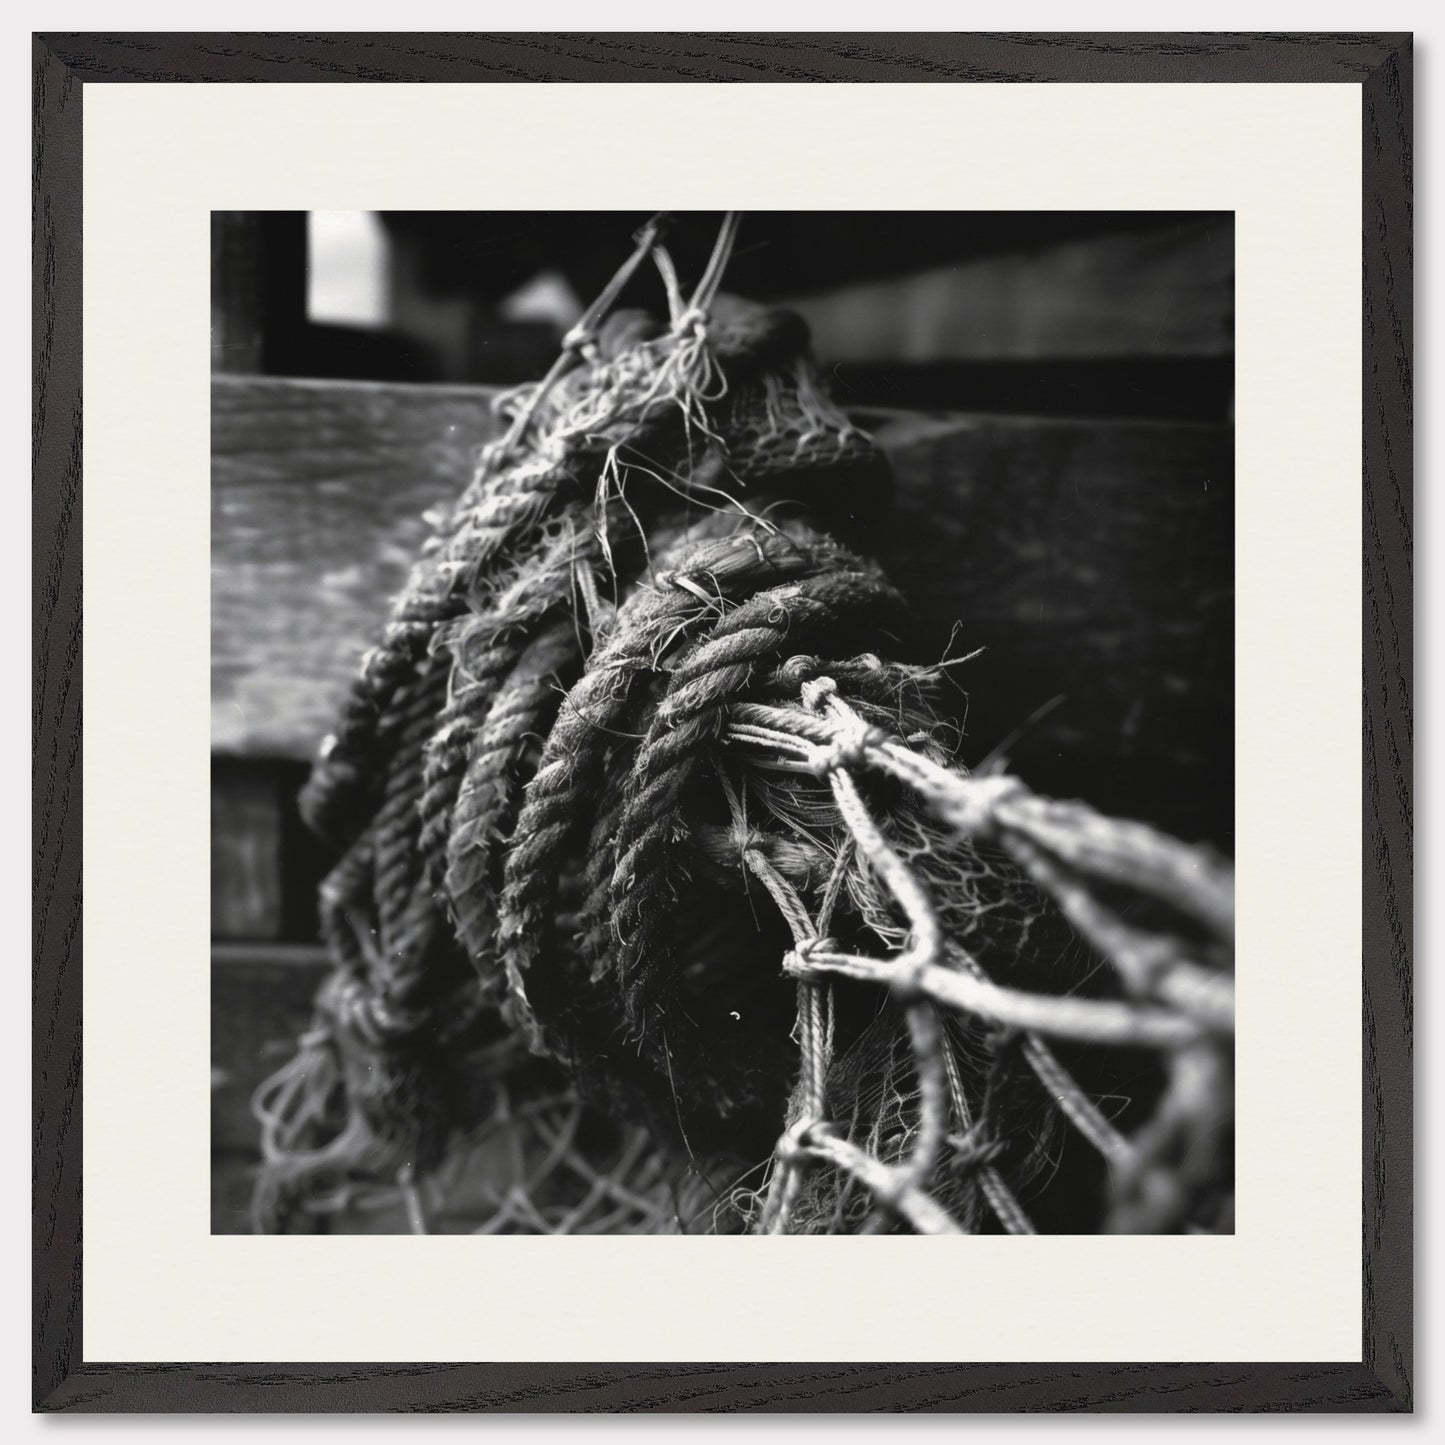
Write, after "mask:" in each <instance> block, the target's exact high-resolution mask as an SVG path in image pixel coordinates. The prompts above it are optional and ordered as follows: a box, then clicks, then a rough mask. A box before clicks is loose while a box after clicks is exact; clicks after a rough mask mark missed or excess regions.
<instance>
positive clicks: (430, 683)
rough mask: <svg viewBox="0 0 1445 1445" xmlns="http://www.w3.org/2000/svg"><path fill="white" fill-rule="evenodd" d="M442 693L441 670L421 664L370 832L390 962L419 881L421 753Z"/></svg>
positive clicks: (400, 714)
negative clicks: (418, 842)
mask: <svg viewBox="0 0 1445 1445" xmlns="http://www.w3.org/2000/svg"><path fill="white" fill-rule="evenodd" d="M445 691H446V669H445V667H443V666H441V665H440V663H439V661H437V660H434V659H428V660H426V663H425V666H424V667H423V670H422V671H421V672H420V673H419V674H418V675H417V677H416V680H415V685H414V687H413V688H412V689H411V691H410V693H409V694H408V696H407V698H406V700H405V701H404V702H403V703H402V704H401V707H400V710H399V711H398V712H397V713H396V714H395V718H396V722H397V723H398V724H399V726H398V735H397V739H396V745H395V752H394V755H393V757H392V759H391V761H390V766H389V769H388V771H387V774H386V783H385V790H384V793H383V798H382V803H381V806H380V808H379V809H378V810H377V813H376V816H375V818H374V819H373V820H372V823H371V825H370V828H369V830H368V831H369V833H370V836H371V839H372V844H373V847H374V849H375V870H376V871H375V878H374V881H373V889H374V893H375V897H376V916H377V928H378V931H379V933H380V937H381V946H382V949H383V951H384V953H385V954H386V955H387V956H388V958H389V959H391V958H394V957H395V950H396V948H397V946H398V940H397V938H396V936H395V935H396V931H397V929H398V928H399V926H400V925H401V922H402V919H403V918H404V916H405V914H406V911H407V909H408V908H409V906H410V904H411V899H412V895H413V893H414V892H415V890H416V886H417V884H418V882H419V881H420V879H421V857H420V854H419V853H418V851H417V838H418V835H419V833H420V827H421V823H420V815H419V813H418V806H419V804H420V802H421V794H422V785H423V776H424V766H425V753H426V745H427V741H428V740H429V739H430V737H431V735H432V730H433V729H434V727H435V726H436V714H437V710H438V709H439V708H440V706H441V702H442V698H443V697H444V696H445Z"/></svg>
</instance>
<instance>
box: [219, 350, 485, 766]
mask: <svg viewBox="0 0 1445 1445" xmlns="http://www.w3.org/2000/svg"><path fill="white" fill-rule="evenodd" d="M490 399H491V398H490V393H487V392H484V391H481V390H475V389H466V388H450V387H407V386H380V385H370V384H366V383H344V384H335V383H326V382H306V381H277V380H272V379H269V378H259V377H253V378H240V377H217V378H216V379H215V381H214V383H213V385H212V390H211V445H212V475H211V578H212V581H211V745H212V748H213V750H214V751H216V752H218V753H248V754H269V755H272V756H278V757H303V758H309V757H311V756H312V755H313V754H314V753H315V750H316V745H317V744H318V743H319V742H320V740H321V738H322V737H323V736H324V734H325V733H326V732H327V730H328V729H329V728H330V727H331V724H332V720H333V719H334V718H335V716H336V713H337V709H338V705H339V703H340V701H341V699H342V697H343V696H344V694H345V690H346V687H347V686H348V683H349V681H350V679H351V678H352V677H354V676H355V674H356V670H357V664H358V662H359V660H360V658H361V654H362V653H363V652H364V651H365V649H366V648H368V647H370V646H372V645H373V644H374V643H375V641H376V638H377V636H378V633H379V627H380V624H381V623H382V622H383V621H384V619H385V618H386V615H387V612H388V609H389V605H390V599H391V597H392V596H393V595H394V594H395V593H396V592H398V591H400V590H401V586H402V583H403V582H404V581H405V579H406V574H407V570H408V568H409V567H410V565H411V563H412V561H413V560H414V559H415V557H416V555H417V552H418V550H419V548H420V545H421V542H422V540H423V539H424V538H425V536H426V535H427V530H428V529H427V525H426V523H425V522H424V521H423V517H422V514H423V513H424V512H425V511H427V510H428V508H431V507H435V506H437V505H438V504H440V503H444V502H450V501H452V500H454V499H455V497H456V496H457V495H458V494H459V493H460V492H461V490H462V488H463V487H464V486H465V485H466V482H467V480H468V479H469V478H470V477H471V475H472V472H473V469H474V467H475V463H476V453H477V450H478V448H479V447H480V446H481V444H482V443H483V442H484V441H485V440H486V439H487V438H488V437H489V436H490V435H491V434H492V431H493V418H492V415H491V411H490V405H489V404H490Z"/></svg>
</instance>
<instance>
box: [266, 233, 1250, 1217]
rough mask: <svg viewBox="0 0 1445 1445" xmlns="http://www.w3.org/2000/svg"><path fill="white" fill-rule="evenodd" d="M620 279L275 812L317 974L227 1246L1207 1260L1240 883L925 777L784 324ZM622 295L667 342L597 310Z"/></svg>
mask: <svg viewBox="0 0 1445 1445" xmlns="http://www.w3.org/2000/svg"><path fill="white" fill-rule="evenodd" d="M736 231H737V218H736V217H735V216H732V215H729V216H728V217H727V219H726V220H725V222H724V224H723V226H722V228H721V230H720V233H719V238H718V244H717V247H716V248H715V251H714V254H713V256H712V258H711V260H710V262H709V264H708V266H707V268H706V271H705V273H704V275H703V276H702V277H701V278H700V280H699V281H698V283H697V285H696V286H695V287H694V288H693V290H692V292H691V294H686V293H685V292H684V290H683V288H682V285H681V282H680V280H679V278H678V277H677V274H676V271H675V269H674V268H673V266H672V263H671V260H670V258H669V257H668V255H667V252H666V249H665V244H664V238H665V232H666V218H665V217H658V218H655V219H654V220H653V221H652V222H650V223H649V224H648V226H647V227H645V228H644V229H643V231H642V232H641V233H639V236H638V241H637V248H636V250H635V252H634V253H633V255H632V256H631V257H629V259H628V261H627V262H626V263H625V264H624V266H623V267H622V268H621V270H620V271H619V273H618V277H617V278H615V280H614V282H613V283H612V284H610V285H609V286H608V287H607V288H605V289H604V292H603V293H602V295H601V296H600V297H599V298H598V302H597V303H596V304H595V305H594V306H593V307H592V308H590V309H589V311H588V313H587V315H586V316H585V317H584V319H583V321H582V323H580V324H579V326H578V327H577V328H574V330H573V332H572V333H570V334H569V336H568V337H567V339H566V340H565V342H564V345H563V349H562V354H561V356H560V357H559V358H558V362H557V364H556V365H555V366H554V367H553V368H552V369H551V371H550V372H549V373H548V375H547V376H546V377H545V378H543V380H542V381H541V382H539V383H537V384H536V385H535V386H533V387H530V388H523V389H522V390H520V391H519V392H516V393H513V394H511V395H510V396H508V397H507V398H504V400H503V402H502V404H501V410H502V414H503V420H504V430H503V433H502V435H501V437H500V439H499V440H498V441H497V442H495V443H493V444H492V445H491V446H490V447H488V448H487V449H485V451H484V452H483V454H482V457H481V461H480V464H479V468H478V471H477V475H476V477H475V479H474V480H473V481H472V483H471V484H470V485H469V486H468V487H467V488H466V490H465V491H464V492H463V494H462V496H461V497H460V498H459V499H458V500H457V503H456V505H455V506H454V507H453V508H452V509H451V510H450V511H449V512H447V513H446V515H444V516H437V517H435V518H433V519H432V520H433V523H434V531H433V535H432V536H431V538H430V540H429V541H428V542H427V543H426V544H425V546H424V548H423V552H422V555H421V556H420V557H419V559H418V561H417V564H416V567H415V568H414V569H413V572H412V574H411V577H410V579H409V580H408V582H407V584H406V587H405V588H404V590H403V592H402V593H401V595H400V597H399V598H398V599H397V601H396V603H395V606H394V609H393V614H392V618H391V621H390V623H389V624H388V626H387V628H386V630H385V632H384V634H383V637H382V639H381V642H380V644H379V645H378V647H377V648H376V650H375V651H373V652H372V653H371V654H369V655H368V657H367V659H366V660H365V663H364V665H363V667H362V670H361V673H360V675H359V677H358V678H357V680H356V683H355V686H354V688H353V690H352V693H351V695H350V697H349V699H348V700H347V702H346V704H345V706H344V708H343V710H342V714H341V717H340V719H339V722H338V726H337V729H336V731H335V733H334V734H333V736H332V737H331V738H329V739H328V740H327V741H326V743H325V744H324V745H323V749H322V754H321V756H320V758H319V759H318V761H317V764H316V766H315V769H314V772H313V775H312V777H311V779H310V781H309V782H308V784H307V787H306V789H305V792H304V794H303V799H302V803H303V809H304V812H305V815H306V817H307V818H308V820H309V821H310V822H311V823H312V825H313V827H315V828H316V829H317V831H318V832H320V833H321V834H322V835H323V836H324V837H326V838H328V839H329V840H330V841H331V842H332V843H333V844H334V845H335V846H336V848H337V851H338V856H339V862H338V863H337V865H336V867H335V869H334V870H333V872H332V873H331V874H330V875H329V876H328V878H327V879H326V881H325V883H324V885H323V887H322V892H321V910H320V911H321V919H322V933H323V937H324V939H325V942H326V944H327V946H328V949H329V951H330V955H331V958H332V960H333V971H332V973H331V975H330V977H329V978H328V979H327V981H326V984H325V985H324V987H323V988H322V990H321V993H320V995H319V996H318V999H317V1002H316V1008H315V1016H314V1019H313V1021H312V1025H311V1027H310V1028H309V1029H308V1031H307V1033H306V1035H305V1036H304V1037H303V1038H302V1040H301V1041H300V1043H299V1046H298V1051H297V1053H296V1055H295V1057H294V1058H293V1059H292V1060H291V1061H290V1062H289V1063H287V1064H286V1065H285V1066H284V1067H283V1068H282V1069H281V1070H280V1071H278V1073H277V1074H276V1075H275V1076H274V1077H273V1078H272V1079H270V1080H268V1081H267V1083H266V1084H265V1085H263V1086H262V1088H261V1090H260V1091H259V1092H258V1094H257V1097H256V1101H255V1108H256V1113H257V1116H258V1118H259V1120H260V1123H261V1131H262V1150H263V1165H262V1170H261V1176H260V1179H259V1182H258V1187H257V1191H256V1196H255V1203H254V1217H255V1222H256V1226H257V1228H259V1229H264V1230H287V1229H296V1228H302V1227H306V1226H305V1221H306V1220H307V1219H314V1218H315V1217H317V1216H330V1217H332V1218H333V1220H339V1219H341V1218H344V1217H345V1216H347V1215H349V1214H354V1213H356V1212H357V1211H364V1210H375V1209H377V1208H387V1207H390V1208H395V1209H398V1210H400V1211H401V1216H402V1217H404V1219H405V1221H406V1224H405V1227H407V1228H410V1229H412V1230H413V1231H417V1232H426V1231H429V1230H432V1229H444V1230H458V1229H470V1230H474V1231H476V1232H481V1233H496V1232H528V1233H588V1232H641V1233H666V1232H679V1233H691V1232H755V1233H874V1232H880V1231H893V1232H900V1231H901V1232H919V1233H934V1234H946V1233H979V1232H1006V1233H1012V1234H1027V1233H1034V1232H1044V1231H1057V1232H1075V1233H1088V1232H1108V1231H1116V1232H1171V1231H1185V1230H1189V1231H1201V1230H1202V1231H1216V1230H1228V1229H1230V1228H1232V1219H1233V1144H1232V1130H1233V947H1234V944H1233V874H1232V870H1231V868H1230V867H1229V865H1228V864H1227V863H1225V862H1224V861H1222V860H1221V859H1219V858H1217V857H1215V856H1214V855H1213V854H1212V853H1210V852H1208V851H1207V850H1204V849H1201V848H1196V847H1192V846H1189V845H1186V844H1184V843H1181V842H1179V841H1177V840H1175V839H1171V838H1168V837H1165V836H1163V835H1161V834H1160V833H1158V832H1156V831H1155V830H1153V829H1151V828H1149V827H1147V826H1146V825H1144V824H1142V823H1137V822H1124V821H1119V820H1115V819H1110V818H1106V817H1103V816H1101V815H1100V814H1098V813H1096V812H1094V811H1093V810H1092V809H1090V808H1089V807H1088V806H1087V805H1086V804H1084V803H1081V802H1056V801H1053V800H1048V799H1044V798H1040V797H1038V796H1036V795H1035V794H1034V793H1032V792H1031V791H1030V790H1029V789H1028V787H1027V786H1026V785H1025V784H1024V782H1023V781H1022V780H1020V779H1017V778H1014V777H1011V776H1007V775H1004V774H1001V773H997V772H992V771H991V772H989V773H987V774H986V775H982V776H971V775H969V774H968V773H967V771H966V770H965V769H964V768H962V767H961V766H960V765H959V763H958V761H957V757H956V745H957V733H956V729H955V728H953V726H952V724H951V723H950V721H949V719H948V717H947V702H946V699H947V697H948V691H947V683H946V680H945V674H944V669H943V668H942V667H940V666H932V667H930V666H927V665H924V664H923V663H922V662H921V661H920V660H918V659H917V658H915V657H913V656H912V654H911V651H910V644H909V641H908V633H909V627H908V609H907V604H906V601H905V598H904V596H903V595H902V593H901V592H900V591H899V590H898V589H897V588H896V587H895V586H894V585H893V584H892V583H890V582H889V580H888V579H887V578H885V577H884V576H883V575H882V574H881V572H880V571H879V569H878V568H877V566H876V565H874V564H873V563H872V562H871V561H870V560H868V558H867V557H866V556H865V555H863V553H862V552H861V551H859V550H857V548H858V545H859V542H860V540H861V539H863V538H865V537H866V536H867V534H868V530H869V528H870V527H871V526H872V525H873V523H874V521H876V519H877V518H878V516H879V515H880V514H881V510H882V508H883V507H884V506H885V505H886V498H887V490H888V486H887V481H888V479H887V466H886V463H885V462H884V460H883V458H882V455H881V453H880V452H879V450H878V449H877V447H876V446H875V445H874V444H873V443H872V441H871V440H870V439H869V438H868V437H867V436H866V435H864V434H863V433H862V432H860V431H859V430H858V429H857V428H856V427H855V426H854V425H853V424H852V423H851V422H850V421H849V420H848V419H847V418H846V417H845V416H844V415H843V414H842V413H841V412H840V411H839V410H838V409H837V408H836V406H835V405H834V404H833V403H832V401H831V400H830V399H829V398H828V396H827V394H826V391H825V390H824V388H823V386H822V383H821V381H820V379H819V377H818V375H817V373H816V371H815V369H814V367H813V363H812V361H811V359H810V357H809V354H808V348H807V335H806V329H805V328H804V327H803V326H802V323H801V322H800V321H799V320H798V318H796V317H795V316H792V315H791V314H789V313H785V312H779V311H774V310H765V309H762V308H759V307H755V306H751V305H749V304H747V303H744V302H741V301H738V300H735V299H733V298H729V297H727V296H724V295H722V294H721V293H720V291H719V287H720V283H721V279H722V276H723V273H724V271H725V269H726V265H727V260H728V257H729V255H730V253H731V249H732V245H733V242H734V238H735V235H736ZM649 258H650V259H651V260H653V261H655V262H656V264H657V268H658V270H659V272H660V274H661V276H662V279H663V283H664V286H665V289H666V292H667V298H668V308H667V310H668V317H669V319H668V321H667V322H665V323H658V322H655V321H653V320H652V319H650V318H648V317H646V316H644V315H642V314H640V313H635V312H617V313H612V314H609V312H610V308H611V307H612V306H613V304H614V303H615V301H616V299H617V296H618V294H619V293H620V291H621V289H622V286H623V284H624V283H625V282H627V281H628V280H629V279H630V278H631V277H632V276H633V275H634V273H635V272H636V271H637V270H638V268H639V267H640V266H641V265H643V264H644V263H645V262H646V261H648V260H649Z"/></svg>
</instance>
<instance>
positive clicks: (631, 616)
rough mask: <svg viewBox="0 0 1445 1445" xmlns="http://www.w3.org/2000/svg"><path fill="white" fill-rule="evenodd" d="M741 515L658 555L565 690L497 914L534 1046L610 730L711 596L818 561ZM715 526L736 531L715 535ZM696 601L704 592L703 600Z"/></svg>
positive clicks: (717, 520) (519, 1013)
mask: <svg viewBox="0 0 1445 1445" xmlns="http://www.w3.org/2000/svg"><path fill="white" fill-rule="evenodd" d="M737 526H738V522H737V519H736V518H735V517H730V516H717V515H714V516H711V517H707V518H704V519H703V520H702V522H701V523H700V529H701V530H702V531H703V533H704V537H703V538H702V539H701V540H692V539H689V540H688V541H687V542H684V543H682V544H681V545H680V546H679V547H678V548H676V549H675V551H674V552H672V553H670V554H669V555H668V556H667V557H665V558H664V559H663V560H662V563H661V566H660V568H659V572H658V586H657V588H656V589H655V590H647V589H639V590H638V591H637V592H634V593H633V594H632V596H631V597H629V598H628V599H627V600H626V601H624V603H623V604H622V606H621V608H620V609H619V610H618V615H617V619H616V624H615V626H614V628H613V631H612V633H611V635H610V636H609V638H608V640H607V642H606V644H605V645H604V646H603V647H602V648H600V649H599V650H598V651H597V652H595V653H594V654H593V656H592V658H591V659H590V660H589V663H588V667H587V671H586V672H585V673H584V674H583V676H582V679H581V680H580V681H579V682H578V683H577V685H576V686H575V687H574V688H573V689H572V691H571V692H570V693H569V694H568V697H567V700H566V702H565V704H564V705H563V708H562V711H561V713H560V715H559V716H558V719H557V723H556V725H555V726H554V727H553V729H552V732H551V735H550V736H549V738H548V739H547V746H546V748H545V750H544V752H543V755H542V760H541V763H540V764H539V766H538V768H537V771H536V773H535V775H534V776H533V778H532V780H531V782H530V783H529V784H528V785H527V792H526V800H525V802H524V804H523V808H522V813H521V816H520V817H519V818H518V820H517V827H516V830H515V832H514V835H513V844H512V849H511V852H510V854H509V855H508V858H507V865H506V870H505V883H504V887H503V892H502V905H501V911H500V916H499V919H498V932H499V936H500V938H501V943H502V950H503V957H504V959H505V961H506V967H507V978H508V986H509V1002H510V1007H511V1009H512V1011H513V1017H514V1021H515V1023H516V1024H517V1026H518V1027H520V1028H521V1029H523V1030H524V1031H525V1033H526V1034H527V1036H528V1037H529V1039H530V1040H531V1041H532V1043H533V1045H534V1046H535V1047H539V1048H540V1047H542V1036H541V1031H540V1026H539V1024H538V1021H537V1018H536V1015H535V1012H534V1010H533V1008H532V1005H531V1003H530V1001H529V1000H528V997H527V978H528V975H529V974H530V973H531V971H532V968H533V966H534V964H535V963H536V961H537V958H538V956H539V954H540V953H541V951H542V947H543V940H545V939H546V938H547V937H548V935H549V931H550V928H551V924H552V915H553V911H554V903H553V900H554V899H555V896H556V883H557V878H558V877H559V875H560V873H561V870H562V865H563V863H564V861H565V858H566V853H567V849H568V845H569V844H570V842H571V840H572V839H573V838H574V837H575V836H576V835H577V833H578V831H579V829H580V827H581V826H583V824H584V820H585V819H586V818H587V816H588V814H589V812H590V811H591V806H592V800H593V799H595V797H596V796H597V791H598V786H599V782H600V770H601V764H602V761H603V758H604V756H605V752H606V745H607V740H608V737H609V735H610V734H611V733H612V731H613V730H614V729H615V728H616V726H617V723H618V720H619V719H620V718H622V717H625V716H626V714H627V712H628V709H629V706H630V703H631V700H632V698H633V696H634V694H635V690H636V688H637V687H638V685H639V683H640V681H641V680H642V679H643V678H644V677H645V676H647V675H648V674H650V673H651V672H652V671H653V669H654V668H655V666H656V662H657V656H656V654H657V652H658V650H659V649H660V648H661V647H664V646H665V645H666V644H667V642H668V640H669V638H670V636H671V635H673V634H675V633H676V632H677V631H678V630H679V629H685V628H686V626H687V624H688V622H689V621H690V620H692V619H694V618H695V617H696V616H697V615H698V614H699V612H700V611H702V610H705V608H706V607H707V606H708V605H709V603H710V601H711V599H713V598H714V597H716V596H726V595H728V594H729V593H730V592H734V591H736V590H737V589H738V588H739V587H742V588H746V589H747V590H753V589H754V587H755V586H756V584H757V581H758V579H760V578H767V577H772V578H775V579H783V578H786V577H787V576H788V575H789V574H790V572H791V573H797V572H801V571H804V570H806V569H807V568H809V567H810V566H811V565H812V557H811V554H810V553H809V552H808V551H807V550H806V549H805V548H803V547H801V546H799V545H798V544H797V543H796V542H794V541H793V540H792V539H790V538H788V537H786V536H784V535H782V534H780V533H756V532H754V531H752V530H751V529H749V530H747V531H744V532H737V531H736V529H737ZM719 532H724V533H728V532H731V533H734V535H724V536H722V537H721V538H719V537H718V533H719ZM700 599H703V601H702V606H701V607H700V601H699V600H700Z"/></svg>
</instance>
